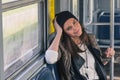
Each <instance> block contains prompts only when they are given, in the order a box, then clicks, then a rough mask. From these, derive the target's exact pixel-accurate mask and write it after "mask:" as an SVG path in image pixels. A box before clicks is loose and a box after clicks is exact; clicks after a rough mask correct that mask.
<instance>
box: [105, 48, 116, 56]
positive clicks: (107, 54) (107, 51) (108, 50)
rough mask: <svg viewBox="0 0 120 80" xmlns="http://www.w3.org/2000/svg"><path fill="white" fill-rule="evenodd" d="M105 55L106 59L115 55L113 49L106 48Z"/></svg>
mask: <svg viewBox="0 0 120 80" xmlns="http://www.w3.org/2000/svg"><path fill="white" fill-rule="evenodd" d="M105 54H106V57H108V58H110V57H112V56H114V55H115V50H114V49H113V48H107V50H106V52H105Z"/></svg>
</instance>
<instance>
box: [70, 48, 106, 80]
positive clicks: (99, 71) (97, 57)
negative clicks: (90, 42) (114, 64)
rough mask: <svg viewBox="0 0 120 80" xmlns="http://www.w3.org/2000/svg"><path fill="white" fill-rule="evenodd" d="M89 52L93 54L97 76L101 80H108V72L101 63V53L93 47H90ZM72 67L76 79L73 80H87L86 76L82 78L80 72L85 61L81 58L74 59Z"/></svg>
mask: <svg viewBox="0 0 120 80" xmlns="http://www.w3.org/2000/svg"><path fill="white" fill-rule="evenodd" d="M88 49H89V51H90V52H91V53H92V55H93V56H94V59H95V69H96V71H97V74H98V76H99V80H107V76H106V72H105V70H104V65H103V63H102V62H101V58H100V51H99V50H97V49H95V48H93V47H92V46H88ZM72 61H73V62H72V65H73V70H74V73H75V74H74V78H73V79H72V80H87V79H86V78H85V77H84V76H82V75H81V74H80V72H79V69H80V68H81V67H82V65H83V64H84V62H85V60H84V59H83V58H82V57H81V56H78V57H73V59H72Z"/></svg>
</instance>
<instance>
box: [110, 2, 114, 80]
mask: <svg viewBox="0 0 120 80" xmlns="http://www.w3.org/2000/svg"><path fill="white" fill-rule="evenodd" d="M114 3H115V1H114V0H110V46H111V47H112V48H114V12H115V10H114ZM113 79H114V56H113V57H112V58H111V65H110V80H113Z"/></svg>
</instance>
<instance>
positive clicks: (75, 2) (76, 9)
mask: <svg viewBox="0 0 120 80" xmlns="http://www.w3.org/2000/svg"><path fill="white" fill-rule="evenodd" d="M72 4H73V6H72V12H73V14H74V15H75V16H76V17H77V18H78V19H79V0H72Z"/></svg>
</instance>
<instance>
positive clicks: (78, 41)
mask: <svg viewBox="0 0 120 80" xmlns="http://www.w3.org/2000/svg"><path fill="white" fill-rule="evenodd" d="M71 39H72V40H73V41H74V42H75V44H77V45H78V44H80V43H81V40H80V38H79V37H75V38H71Z"/></svg>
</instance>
